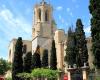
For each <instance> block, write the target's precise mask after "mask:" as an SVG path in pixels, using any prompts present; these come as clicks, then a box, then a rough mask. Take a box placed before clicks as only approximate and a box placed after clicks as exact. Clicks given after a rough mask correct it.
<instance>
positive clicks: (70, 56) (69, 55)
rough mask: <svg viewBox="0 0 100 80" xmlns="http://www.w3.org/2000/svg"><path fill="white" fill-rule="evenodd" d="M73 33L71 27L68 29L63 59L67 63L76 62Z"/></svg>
mask: <svg viewBox="0 0 100 80" xmlns="http://www.w3.org/2000/svg"><path fill="white" fill-rule="evenodd" d="M75 45H76V42H75V35H74V32H72V30H71V28H69V30H68V37H67V45H66V46H67V48H66V56H65V61H66V62H67V64H68V65H71V66H72V65H73V64H76V49H75Z"/></svg>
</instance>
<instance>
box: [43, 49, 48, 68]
mask: <svg viewBox="0 0 100 80" xmlns="http://www.w3.org/2000/svg"><path fill="white" fill-rule="evenodd" d="M41 63H42V67H44V68H46V67H48V50H46V49H45V50H44V51H43V57H42V62H41Z"/></svg>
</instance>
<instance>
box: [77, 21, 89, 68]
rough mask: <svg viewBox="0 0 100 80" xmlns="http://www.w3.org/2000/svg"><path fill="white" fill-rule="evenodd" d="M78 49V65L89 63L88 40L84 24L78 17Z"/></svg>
mask: <svg viewBox="0 0 100 80" xmlns="http://www.w3.org/2000/svg"><path fill="white" fill-rule="evenodd" d="M75 34H76V36H75V37H76V49H77V51H78V52H77V58H76V59H77V65H78V66H79V67H81V66H83V65H84V63H88V51H87V45H86V44H87V42H86V38H85V32H84V30H83V24H82V21H81V19H77V22H76V30H75Z"/></svg>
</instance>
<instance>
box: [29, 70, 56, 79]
mask: <svg viewBox="0 0 100 80" xmlns="http://www.w3.org/2000/svg"><path fill="white" fill-rule="evenodd" d="M31 74H32V76H33V77H36V78H39V77H42V78H48V79H52V80H55V79H54V78H57V75H58V71H57V70H51V69H43V68H37V69H34V70H33V71H32V73H31Z"/></svg>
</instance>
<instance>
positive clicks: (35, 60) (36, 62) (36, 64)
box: [32, 46, 41, 69]
mask: <svg viewBox="0 0 100 80" xmlns="http://www.w3.org/2000/svg"><path fill="white" fill-rule="evenodd" d="M34 68H41V59H40V46H37V49H36V51H35V53H34V54H33V56H32V69H34Z"/></svg>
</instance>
